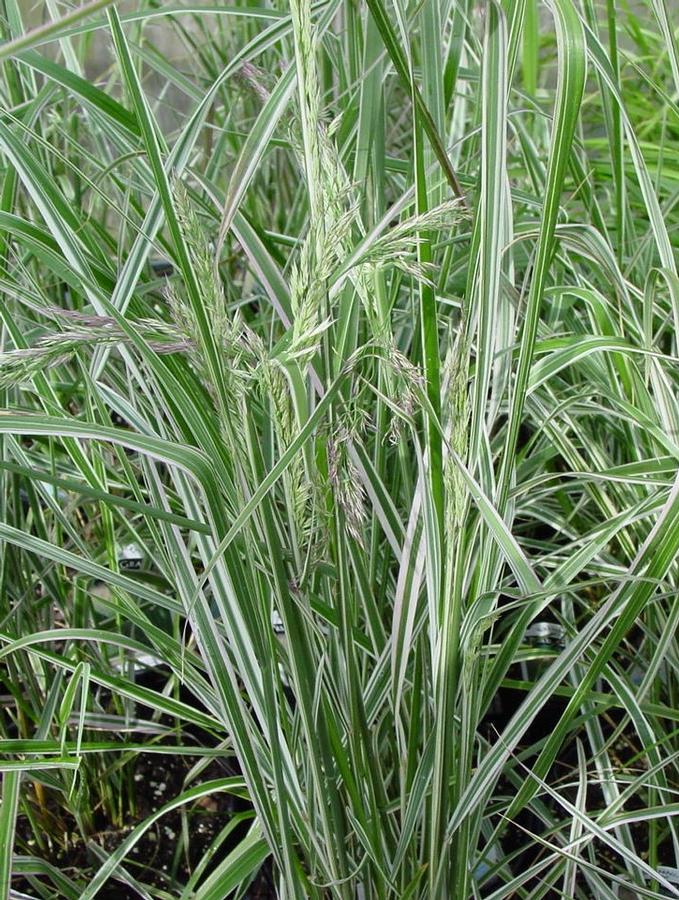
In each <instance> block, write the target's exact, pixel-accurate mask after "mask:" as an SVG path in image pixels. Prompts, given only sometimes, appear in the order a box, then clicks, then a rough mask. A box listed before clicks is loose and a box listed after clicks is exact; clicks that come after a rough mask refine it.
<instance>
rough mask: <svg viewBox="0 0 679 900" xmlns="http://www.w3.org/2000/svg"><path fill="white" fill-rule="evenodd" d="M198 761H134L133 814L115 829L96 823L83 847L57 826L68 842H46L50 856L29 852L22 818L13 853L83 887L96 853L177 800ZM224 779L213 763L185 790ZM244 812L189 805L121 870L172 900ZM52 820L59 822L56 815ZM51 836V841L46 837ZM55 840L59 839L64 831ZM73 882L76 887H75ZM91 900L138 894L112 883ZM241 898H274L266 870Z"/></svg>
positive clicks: (234, 801) (164, 822) (210, 799)
mask: <svg viewBox="0 0 679 900" xmlns="http://www.w3.org/2000/svg"><path fill="white" fill-rule="evenodd" d="M199 760H200V757H199V756H177V755H173V754H160V753H140V754H139V756H138V757H137V760H136V762H135V764H134V774H133V783H134V788H135V795H136V814H135V816H134V817H130V818H129V820H128V821H126V822H125V823H124V825H123V826H122V827H114V826H112V825H111V823H107V822H105V821H103V820H102V821H99V822H98V823H97V827H98V830H97V831H95V832H94V833H93V834H90V835H89V836H88V837H87V840H85V839H84V838H83V836H81V835H79V834H78V833H77V828H76V823H75V821H73V820H71V821H69V822H63V823H62V825H65V826H66V828H65V832H66V834H67V835H68V838H67V839H65V840H63V841H62V842H61V843H60V844H59V845H57V844H56V843H55V842H54V841H51V844H50V848H49V849H47V851H44V850H43V851H41V850H40V849H38V848H37V846H36V843H35V839H34V836H33V831H32V828H31V824H30V823H29V821H28V819H27V818H25V817H21V818H20V819H19V821H18V823H17V850H18V852H19V853H20V854H22V855H23V854H26V855H30V856H39V857H42V858H44V859H45V860H46V861H47V862H49V863H51V864H52V865H53V866H55V867H56V868H57V869H58V870H59V871H60V872H62V873H63V874H64V875H66V876H67V877H69V878H71V879H73V880H74V881H76V883H78V884H82V883H86V882H87V880H89V878H91V877H92V875H93V874H94V873H95V872H96V870H97V868H98V866H99V864H100V860H99V859H98V856H97V853H96V847H97V846H99V847H101V848H102V849H103V850H104V851H105V852H106V854H110V853H112V852H113V851H115V850H116V849H117V848H118V847H119V846H120V844H121V843H122V842H123V841H124V840H125V838H126V837H127V836H128V835H129V833H130V831H132V829H133V828H134V826H135V825H136V824H138V823H139V822H141V821H143V820H144V819H146V818H147V817H148V816H149V815H151V814H152V813H153V812H155V811H156V810H158V809H159V808H160V807H161V806H163V805H164V804H165V803H167V802H168V801H170V800H172V799H173V798H174V797H176V796H177V795H179V794H180V793H182V790H183V789H185V778H186V775H187V773H188V772H189V771H190V769H191V768H192V767H193V766H194V765H195V764H196V763H197V762H199ZM228 774H232V773H230V772H227V771H225V768H224V765H223V764H221V763H220V762H219V761H215V762H212V763H210V765H209V766H208V767H207V768H206V769H205V770H204V772H202V773H201V775H200V777H199V778H198V779H197V780H195V781H192V782H191V785H192V786H194V785H195V784H198V783H202V782H205V781H209V780H211V779H214V778H223V777H224V776H225V775H228ZM50 805H51V804H50ZM247 809H248V806H247V804H246V803H245V802H244V801H242V800H240V799H239V798H237V797H233V796H231V795H229V794H226V793H224V792H219V793H215V794H210V795H207V796H206V797H203V798H202V799H201V800H198V801H197V802H195V803H194V804H193V805H185V806H183V807H181V808H180V809H178V810H173V811H172V812H169V813H166V814H165V815H164V816H162V818H160V819H159V820H158V821H157V822H156V823H155V824H154V825H153V826H152V827H151V828H149V829H148V831H146V832H145V833H144V835H143V837H142V838H141V839H140V840H139V842H138V843H137V844H136V845H135V846H134V847H133V848H132V850H131V851H130V853H129V854H128V855H127V857H126V859H125V863H124V866H125V869H126V870H127V872H128V873H129V874H130V875H131V876H132V877H133V878H134V879H135V880H137V881H139V882H140V883H142V884H144V885H148V886H151V887H157V888H163V889H165V890H166V891H168V892H170V893H172V894H175V893H176V894H178V893H179V892H180V891H181V889H182V887H183V885H184V884H186V882H187V880H188V879H189V878H190V876H191V873H192V872H193V870H194V868H195V866H196V865H197V864H198V863H199V862H200V861H201V860H202V859H203V857H204V856H205V854H206V852H207V851H208V850H209V848H210V846H211V844H212V842H213V841H214V839H215V837H216V836H217V835H218V834H219V832H220V831H221V829H222V828H224V826H225V825H227V824H228V822H229V821H230V820H231V818H232V816H233V815H234V814H236V813H238V812H242V811H244V810H247ZM47 815H49V810H48V813H47ZM58 815H60V816H61V817H62V818H63V813H62V812H61V811H60V812H59V813H58ZM100 819H103V817H100ZM184 828H185V829H186V831H185V832H184ZM246 828H247V823H246V824H245V825H244V826H240V827H239V828H237V829H236V830H235V831H234V832H233V833H232V834H231V835H230V836H229V837H228V838H227V839H226V840H225V841H224V842H223V843H222V844H221V846H220V848H219V850H218V853H217V854H215V858H214V860H212V861H211V863H210V866H209V867H208V869H207V871H208V872H209V871H210V869H211V868H212V867H214V865H216V864H217V863H218V862H219V861H220V860H221V859H223V858H224V856H225V855H226V854H228V852H229V851H230V850H231V849H232V848H233V846H234V843H235V842H237V841H238V840H239V839H240V838H242V836H243V834H244V833H245V829H246ZM50 832H51V833H55V832H53V831H52V829H50ZM61 833H62V834H63V833H64V830H63V829H62V832H61ZM186 838H188V839H186ZM93 848H94V849H93ZM80 878H82V879H83V882H80V881H79V879H80ZM41 881H42V879H41ZM43 883H44V882H43ZM12 887H13V888H14V889H15V890H17V891H21V892H23V893H24V894H27V895H28V896H40V894H38V893H36V889H35V888H34V887H32V886H31V884H30V882H29V881H28V880H27V879H26V878H21V879H15V880H13V883H12ZM97 896H98V897H99V898H101V900H138V898H139V894H138V893H137V891H135V890H134V889H133V888H131V887H129V886H127V885H125V884H123V883H122V882H120V881H118V880H116V879H113V878H112V879H110V880H109V881H108V882H107V884H106V885H105V886H104V887H103V888H102V889H101V891H100V892H99V894H98V895H97ZM247 896H248V897H250V898H253V900H256V898H267V900H268V898H273V897H275V896H276V894H275V891H274V889H273V882H272V879H271V875H270V872H269V871H268V870H267V869H266V867H265V870H264V871H262V872H261V873H260V875H259V876H258V877H257V878H256V879H255V881H254V882H253V884H252V885H251V887H250V890H249V891H248V894H247Z"/></svg>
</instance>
